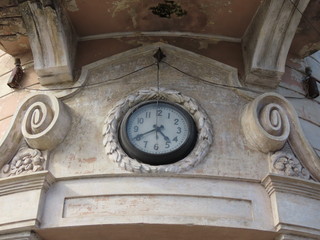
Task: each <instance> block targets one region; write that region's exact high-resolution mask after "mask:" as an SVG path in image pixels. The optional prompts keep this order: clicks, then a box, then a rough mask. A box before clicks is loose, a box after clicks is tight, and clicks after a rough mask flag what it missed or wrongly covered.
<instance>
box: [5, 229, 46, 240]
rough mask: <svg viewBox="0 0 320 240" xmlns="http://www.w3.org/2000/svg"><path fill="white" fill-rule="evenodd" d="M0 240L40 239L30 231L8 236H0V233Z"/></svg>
mask: <svg viewBox="0 0 320 240" xmlns="http://www.w3.org/2000/svg"><path fill="white" fill-rule="evenodd" d="M0 240H41V238H40V237H39V235H38V234H36V233H34V232H30V231H27V232H19V233H8V234H1V232H0Z"/></svg>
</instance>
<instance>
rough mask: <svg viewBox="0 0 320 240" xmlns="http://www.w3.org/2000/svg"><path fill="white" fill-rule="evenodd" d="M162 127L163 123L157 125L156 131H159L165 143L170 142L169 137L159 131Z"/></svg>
mask: <svg viewBox="0 0 320 240" xmlns="http://www.w3.org/2000/svg"><path fill="white" fill-rule="evenodd" d="M162 128H164V127H163V125H161V126H160V127H158V128H157V132H159V133H160V134H161V135H162V136H163V138H164V140H165V141H166V142H167V143H170V142H171V141H170V138H169V137H167V136H166V135H164V133H163V132H162V131H161V129H162Z"/></svg>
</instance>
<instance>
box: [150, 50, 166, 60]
mask: <svg viewBox="0 0 320 240" xmlns="http://www.w3.org/2000/svg"><path fill="white" fill-rule="evenodd" d="M153 57H154V58H155V59H157V61H158V63H160V62H161V61H162V59H164V58H165V57H166V55H164V53H163V52H162V50H161V48H158V51H157V52H156V53H155V54H154V55H153Z"/></svg>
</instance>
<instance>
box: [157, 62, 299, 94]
mask: <svg viewBox="0 0 320 240" xmlns="http://www.w3.org/2000/svg"><path fill="white" fill-rule="evenodd" d="M162 62H163V63H165V64H167V65H168V66H169V67H171V68H173V69H175V70H177V71H178V72H180V73H182V74H185V75H187V76H189V77H191V78H194V79H198V80H200V81H202V82H206V83H208V84H210V85H213V86H217V87H221V88H228V89H229V88H231V89H235V90H242V91H247V92H253V93H256V94H263V93H264V92H262V91H257V90H253V89H249V88H245V87H238V86H230V85H226V84H220V83H214V82H210V81H208V80H205V79H203V78H200V77H197V76H193V75H191V74H189V73H187V72H185V71H182V70H180V69H179V68H177V67H175V66H173V65H171V64H169V63H167V62H165V61H162ZM284 97H286V98H292V99H305V97H303V98H299V97H293V96H284Z"/></svg>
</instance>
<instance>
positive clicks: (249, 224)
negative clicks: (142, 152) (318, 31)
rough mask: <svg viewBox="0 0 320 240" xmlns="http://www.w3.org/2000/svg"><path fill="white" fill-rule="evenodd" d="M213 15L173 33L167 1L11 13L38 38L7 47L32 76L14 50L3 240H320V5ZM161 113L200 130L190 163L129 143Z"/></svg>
mask: <svg viewBox="0 0 320 240" xmlns="http://www.w3.org/2000/svg"><path fill="white" fill-rule="evenodd" d="M200 2H201V4H200V3H199V4H200V5H201V6H200V8H199V9H200V10H201V11H200V10H199V11H198V12H197V7H199V6H195V5H194V3H192V1H187V3H185V4H183V3H182V2H178V3H179V4H180V5H181V7H182V8H184V9H186V10H187V14H186V16H185V18H184V16H180V17H176V16H174V17H172V22H169V20H167V19H160V20H159V18H158V16H150V12H148V11H146V9H147V10H148V8H149V7H153V6H157V5H156V4H158V2H152V3H146V2H144V1H132V2H130V3H128V2H126V1H107V3H101V2H99V1H93V2H92V3H89V1H87V2H86V1H38V2H37V1H18V2H15V1H7V5H3V6H2V7H3V8H10V9H16V12H15V14H17V16H16V17H17V18H19V19H20V20H21V21H22V22H23V25H21V28H22V29H24V30H25V32H26V35H25V36H22V37H21V36H19V35H16V36H15V37H13V39H11V42H10V41H9V42H7V41H8V39H5V40H0V41H3V42H2V48H4V50H5V51H6V52H8V53H10V54H11V55H13V56H14V57H16V58H17V57H19V58H20V59H21V62H22V68H23V71H24V78H23V80H22V81H21V82H20V83H19V86H20V87H19V88H18V89H11V88H9V87H8V86H7V85H6V84H7V80H8V79H9V77H10V75H11V73H12V71H11V69H12V68H13V66H14V64H13V63H14V57H12V56H10V55H9V54H8V53H5V52H3V54H2V55H1V57H0V62H1V66H2V67H1V69H0V71H1V72H0V73H1V76H0V77H1V78H0V81H1V82H0V84H1V89H0V137H1V141H0V153H1V157H0V170H1V172H0V213H1V214H0V240H9V239H19V240H22V239H23V240H33V239H44V240H64V239H68V240H70V239H76V240H82V239H92V240H100V239H129V238H130V239H150V238H153V239H194V238H201V239H230V240H232V239H239V240H244V239H245V240H250V239H259V240H260V239H261V240H273V239H277V240H305V239H320V215H319V212H320V184H319V181H320V158H319V154H320V128H319V126H320V120H319V119H320V118H319V116H320V108H319V103H320V102H319V97H317V98H314V99H311V98H307V97H306V95H307V93H306V91H305V85H304V84H305V79H306V74H305V68H306V67H310V68H311V70H312V77H314V79H320V72H319V67H320V55H319V52H315V53H314V54H312V55H310V56H308V57H306V58H305V56H302V55H304V54H305V53H306V52H308V54H307V55H309V53H310V52H309V51H313V50H316V49H317V44H316V42H317V41H318V40H315V39H313V38H312V37H310V36H309V39H310V41H309V43H310V45H308V48H307V47H306V46H307V45H306V42H307V41H306V40H301V36H300V35H299V31H297V29H298V28H299V26H304V24H305V23H300V20H301V17H302V16H301V13H300V11H304V10H305V9H306V10H305V11H306V13H310V12H312V11H311V9H310V8H314V6H317V5H316V4H317V2H316V3H315V2H314V1H310V2H309V1H294V5H293V3H292V2H291V1H290V0H288V1H279V0H265V1H252V2H250V3H249V1H246V2H247V3H246V4H247V5H248V8H246V9H243V12H242V13H239V12H236V10H239V9H241V6H239V4H238V3H237V2H236V1H215V2H214V3H211V4H209V3H208V1H205V0H203V1H200ZM164 3H168V2H164ZM104 4H106V5H104ZM130 4H131V5H130ZM295 4H296V5H295ZM93 6H95V7H96V8H95V10H94V9H93ZM297 6H298V7H299V8H298V9H299V11H298V10H297ZM97 7H98V8H97ZM99 7H100V8H101V9H99ZM206 7H207V8H208V9H207V11H205V10H204V9H205V8H206ZM104 8H105V9H108V11H107V12H108V13H107V14H106V16H104V12H103V9H104ZM130 9H131V10H130ZM221 9H222V10H221ZM85 10H87V11H85ZM209 10H214V12H215V14H216V15H215V18H214V17H213V16H211V18H212V19H211V20H210V19H207V20H208V21H206V24H202V22H201V21H200V20H201V19H202V18H204V16H206V17H207V18H209V16H208V12H209ZM220 10H221V11H220ZM85 13H87V17H88V19H90V21H89V20H86V19H84V18H83V17H84V14H85ZM95 14H96V15H95ZM219 14H221V15H219ZM228 14H231V15H232V16H233V18H234V19H233V21H238V22H239V23H238V25H235V22H232V23H231V22H230V23H229V22H228V21H226V19H227V17H228ZM275 16H277V17H276V18H275ZM155 17H156V18H155ZM229 17H230V16H229ZM109 18H110V19H109ZM153 18H154V19H153ZM128 19H130V21H129V23H130V24H128ZM146 19H147V20H150V21H146ZM237 19H238V20H237ZM20 20H19V22H20ZM102 20H105V21H106V24H102V22H103V21H102ZM157 20H158V21H159V22H157ZM191 20H192V21H191ZM209 20H210V21H209ZM152 21H153V22H152ZM214 21H217V22H219V23H222V22H224V21H225V23H224V24H225V26H230V28H228V29H224V28H223V27H222V26H220V25H219V24H215V23H213V22H214ZM44 22H45V23H46V24H42V23H44ZM89 22H91V25H90V24H88V23H89ZM117 24H118V25H117ZM299 24H300V25H299ZM93 25H95V26H96V27H93ZM19 26H20V25H19ZM124 26H126V28H124ZM123 29H125V31H124V30H123ZM11 30H12V28H11ZM20 30H21V29H20ZM12 31H14V30H12ZM35 33H40V34H35ZM25 38H27V39H28V41H29V42H30V45H29V44H28V43H27V44H26V45H24V44H23V43H25V40H26V39H25ZM3 39H4V38H3ZM12 46H16V48H12ZM196 46H200V47H196ZM13 49H15V50H17V52H15V51H13ZM159 49H161V51H162V53H163V54H164V55H165V56H163V58H157V56H156V53H157V52H158V51H159ZM302 49H304V50H303V51H302ZM30 51H31V52H30ZM299 51H300V52H299ZM298 52H299V53H301V55H299V54H298ZM303 53H304V54H303ZM318 85H319V84H318ZM149 100H156V101H158V100H161V101H167V102H169V103H174V104H176V105H179V106H181V107H182V108H183V109H185V110H186V112H187V113H188V114H189V115H190V116H191V117H192V119H193V121H194V122H195V125H196V129H197V131H196V132H197V135H196V143H195V146H193V147H192V149H191V150H190V153H189V154H188V155H187V156H186V157H184V158H183V159H181V160H179V161H177V162H175V163H171V164H165V165H161V164H160V165H150V164H146V163H142V162H141V161H139V160H137V159H133V158H132V157H130V153H128V152H126V150H125V149H124V148H123V145H121V143H120V141H119V128H120V125H121V122H122V119H123V117H124V116H125V114H126V113H127V112H128V111H130V109H132V108H133V107H134V106H136V105H138V104H141V103H144V102H146V101H149ZM155 131H157V133H158V130H155ZM159 133H160V131H159ZM161 134H162V135H163V133H162V132H161ZM171 141H172V139H171Z"/></svg>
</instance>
